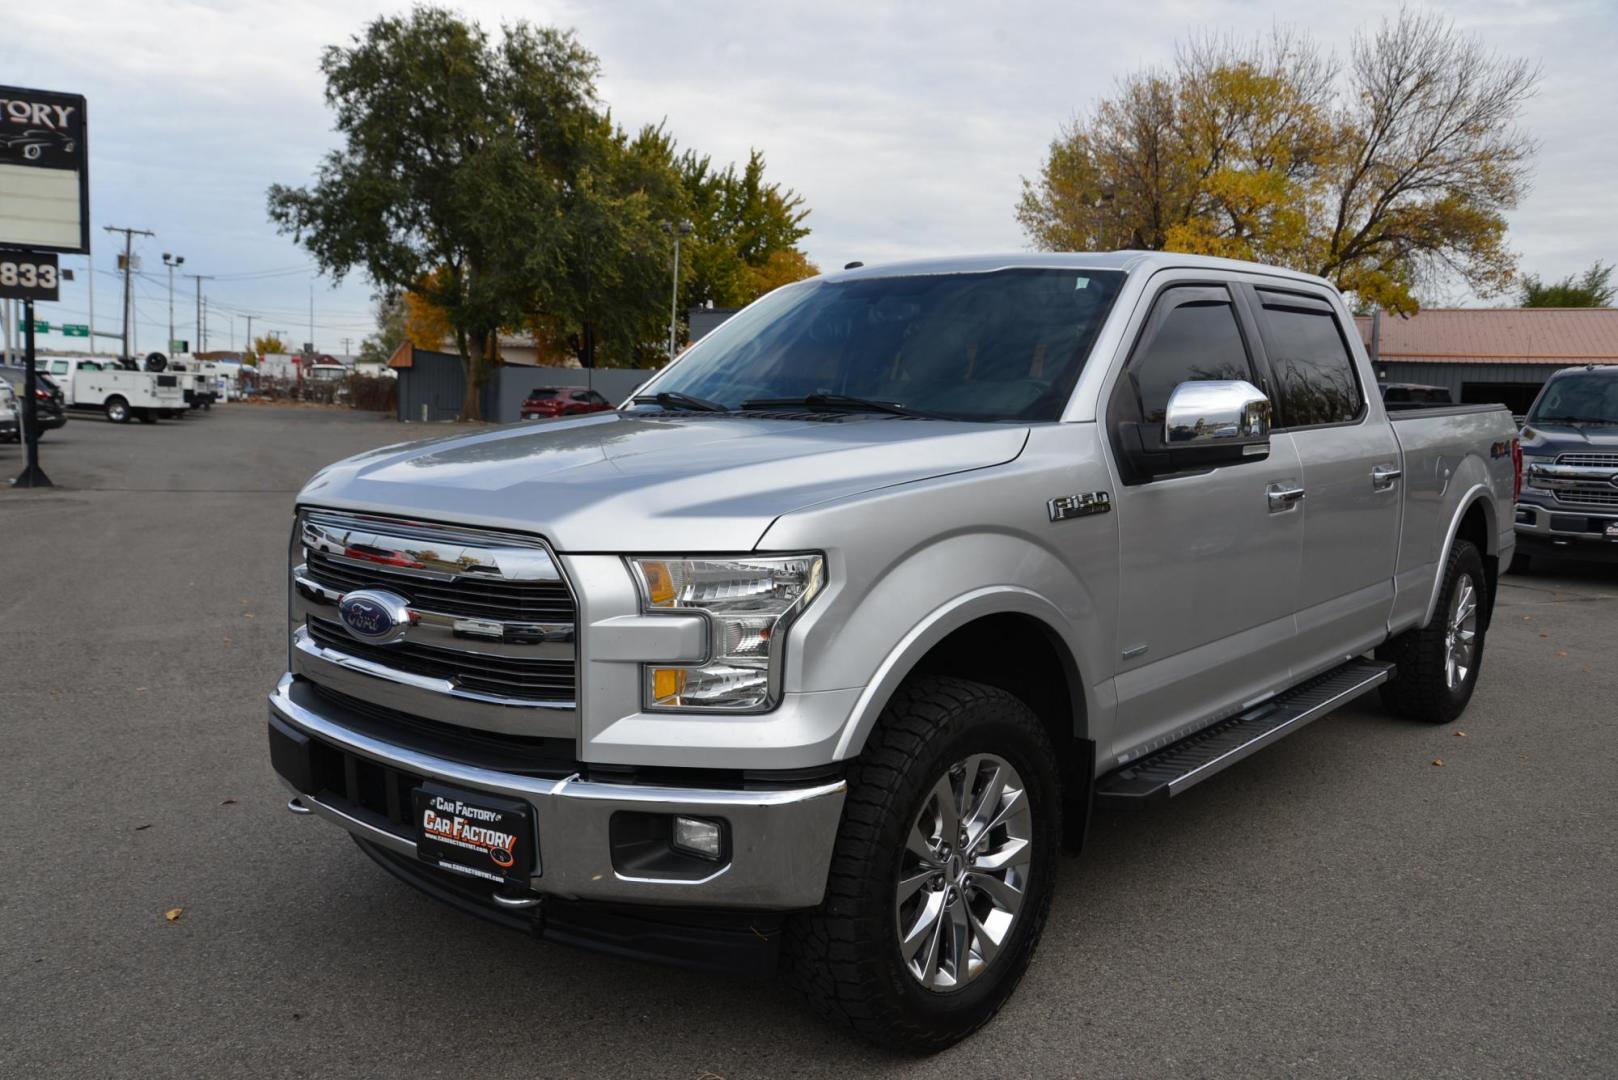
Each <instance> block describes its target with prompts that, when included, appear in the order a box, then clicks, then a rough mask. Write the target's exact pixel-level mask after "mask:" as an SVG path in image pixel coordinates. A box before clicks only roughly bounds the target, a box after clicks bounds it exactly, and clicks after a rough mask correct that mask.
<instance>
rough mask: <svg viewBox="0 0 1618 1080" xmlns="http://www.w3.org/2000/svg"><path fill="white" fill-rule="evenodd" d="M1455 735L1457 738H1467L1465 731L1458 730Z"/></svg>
mask: <svg viewBox="0 0 1618 1080" xmlns="http://www.w3.org/2000/svg"><path fill="white" fill-rule="evenodd" d="M1455 737H1456V738H1457V739H1464V738H1466V732H1464V731H1457V732H1456V733H1455Z"/></svg>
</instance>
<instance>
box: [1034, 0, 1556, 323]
mask: <svg viewBox="0 0 1618 1080" xmlns="http://www.w3.org/2000/svg"><path fill="white" fill-rule="evenodd" d="M1537 81H1538V72H1537V71H1536V70H1535V69H1533V68H1532V67H1531V66H1530V65H1529V64H1527V63H1525V62H1523V61H1518V60H1510V59H1506V58H1502V57H1499V56H1497V55H1494V54H1492V53H1489V52H1487V51H1485V50H1484V49H1483V48H1482V46H1481V45H1479V44H1478V43H1477V41H1476V40H1475V39H1473V38H1471V37H1468V36H1466V35H1464V34H1462V33H1461V32H1459V31H1458V30H1456V29H1455V27H1454V26H1453V24H1451V23H1449V22H1447V21H1445V20H1444V19H1442V18H1440V17H1437V16H1434V15H1428V14H1420V13H1416V12H1412V11H1408V10H1406V11H1401V12H1400V13H1399V15H1398V16H1396V17H1395V18H1393V19H1392V20H1384V21H1383V22H1382V23H1381V24H1380V26H1379V27H1378V28H1377V29H1376V30H1375V31H1374V32H1371V33H1368V34H1362V35H1360V36H1358V37H1357V38H1356V39H1355V41H1354V44H1353V47H1352V49H1351V52H1350V58H1349V63H1348V64H1347V67H1346V69H1340V68H1339V65H1338V63H1337V61H1336V60H1335V59H1334V58H1333V57H1332V56H1330V55H1329V54H1328V53H1326V52H1324V51H1323V50H1322V49H1321V48H1320V47H1319V46H1318V45H1317V44H1316V43H1315V42H1313V41H1312V40H1311V39H1309V38H1308V37H1307V36H1305V35H1302V34H1295V33H1290V32H1286V31H1277V32H1276V33H1275V34H1274V35H1273V36H1272V37H1271V38H1270V39H1269V40H1267V41H1260V42H1255V43H1251V44H1244V43H1237V42H1233V41H1230V40H1225V39H1203V40H1200V41H1194V42H1191V43H1189V44H1187V45H1185V46H1184V47H1183V48H1182V49H1181V51H1180V53H1179V55H1178V57H1177V58H1176V60H1175V62H1174V64H1173V65H1172V66H1171V67H1170V68H1168V69H1167V70H1161V71H1147V72H1143V73H1140V74H1136V75H1133V76H1131V77H1129V78H1127V79H1125V80H1124V81H1123V82H1122V83H1121V84H1120V86H1119V88H1118V91H1117V92H1116V93H1115V94H1114V95H1113V96H1112V97H1110V98H1108V99H1106V100H1104V101H1102V102H1101V103H1100V104H1099V105H1097V106H1096V108H1095V109H1094V110H1093V111H1092V112H1091V113H1090V114H1089V115H1088V116H1085V117H1083V118H1081V119H1079V120H1077V121H1076V122H1074V123H1073V124H1071V125H1069V126H1068V127H1067V128H1065V129H1064V130H1063V131H1062V132H1061V133H1060V134H1059V135H1058V137H1057V138H1056V140H1055V141H1054V142H1052V144H1051V147H1050V152H1049V154H1048V156H1047V157H1046V159H1045V162H1044V163H1043V167H1042V168H1041V170H1040V173H1039V175H1038V176H1037V177H1035V178H1033V179H1025V180H1024V182H1023V195H1022V198H1021V200H1020V201H1019V203H1018V205H1017V210H1016V212H1017V218H1018V220H1019V222H1020V223H1021V224H1022V226H1023V229H1024V232H1025V233H1026V234H1027V236H1028V238H1029V239H1030V240H1031V241H1032V242H1033V243H1034V244H1035V246H1037V247H1040V248H1045V249H1049V250H1098V249H1099V250H1108V249H1114V248H1147V249H1160V250H1172V251H1189V252H1197V253H1201V254H1212V255H1224V256H1231V257H1236V258H1243V259H1256V260H1258V261H1261V262H1269V263H1273V264H1277V265H1282V266H1288V267H1293V268H1295V269H1300V270H1305V271H1308V272H1310V273H1315V274H1319V275H1321V276H1323V277H1326V278H1329V279H1330V280H1332V281H1333V282H1335V283H1336V284H1337V285H1338V286H1339V287H1340V288H1342V289H1344V290H1345V291H1347V292H1350V293H1353V294H1354V295H1355V298H1356V300H1357V302H1358V303H1360V304H1362V305H1373V306H1381V307H1386V308H1388V309H1390V310H1393V311H1399V312H1408V311H1413V310H1415V308H1416V307H1417V306H1418V304H1417V299H1416V293H1417V290H1418V288H1419V287H1420V286H1421V285H1422V284H1423V283H1426V282H1432V281H1435V280H1438V279H1441V278H1445V277H1451V276H1458V277H1459V278H1461V279H1462V280H1463V281H1464V282H1465V283H1466V284H1467V285H1468V286H1469V287H1471V288H1473V289H1475V290H1477V291H1478V292H1479V293H1482V294H1484V295H1492V294H1497V293H1499V292H1501V291H1503V290H1504V289H1506V288H1507V287H1509V285H1510V283H1511V280H1512V277H1513V274H1514V270H1515V266H1514V258H1513V256H1512V254H1511V252H1510V250H1509V248H1508V247H1507V246H1506V243H1505V233H1506V219H1505V212H1506V211H1508V210H1510V209H1512V208H1513V207H1515V206H1516V204H1517V201H1518V199H1519V198H1520V197H1521V196H1522V194H1523V192H1524V191H1525V190H1526V186H1527V181H1528V173H1529V166H1530V162H1531V160H1532V157H1533V154H1534V152H1535V149H1536V146H1535V143H1534V141H1533V140H1532V139H1531V138H1529V137H1528V136H1527V135H1525V134H1524V133H1523V132H1522V131H1521V130H1520V129H1518V128H1517V127H1516V120H1517V118H1518V116H1519V115H1520V113H1521V110H1522V106H1523V104H1524V102H1525V101H1526V99H1527V98H1528V97H1529V96H1530V95H1531V94H1532V93H1533V91H1534V87H1535V85H1536V83H1537Z"/></svg>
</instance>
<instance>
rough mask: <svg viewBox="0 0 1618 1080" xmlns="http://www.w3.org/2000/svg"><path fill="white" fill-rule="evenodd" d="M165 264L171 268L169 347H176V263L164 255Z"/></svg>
mask: <svg viewBox="0 0 1618 1080" xmlns="http://www.w3.org/2000/svg"><path fill="white" fill-rule="evenodd" d="M163 265H165V266H167V267H168V268H169V349H173V348H174V264H173V263H171V262H169V261H168V257H167V256H164V262H163Z"/></svg>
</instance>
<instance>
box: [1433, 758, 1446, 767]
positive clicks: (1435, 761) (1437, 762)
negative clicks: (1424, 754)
mask: <svg viewBox="0 0 1618 1080" xmlns="http://www.w3.org/2000/svg"><path fill="white" fill-rule="evenodd" d="M1433 764H1434V765H1437V766H1438V767H1439V768H1440V769H1442V768H1443V767H1444V759H1443V758H1440V757H1435V758H1433Z"/></svg>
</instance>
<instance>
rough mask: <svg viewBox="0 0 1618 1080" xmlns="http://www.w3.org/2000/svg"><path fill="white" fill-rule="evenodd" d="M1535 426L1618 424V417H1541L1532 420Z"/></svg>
mask: <svg viewBox="0 0 1618 1080" xmlns="http://www.w3.org/2000/svg"><path fill="white" fill-rule="evenodd" d="M1529 423H1535V424H1618V417H1611V416H1539V417H1535V418H1534V419H1533V420H1530V421H1529Z"/></svg>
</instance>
